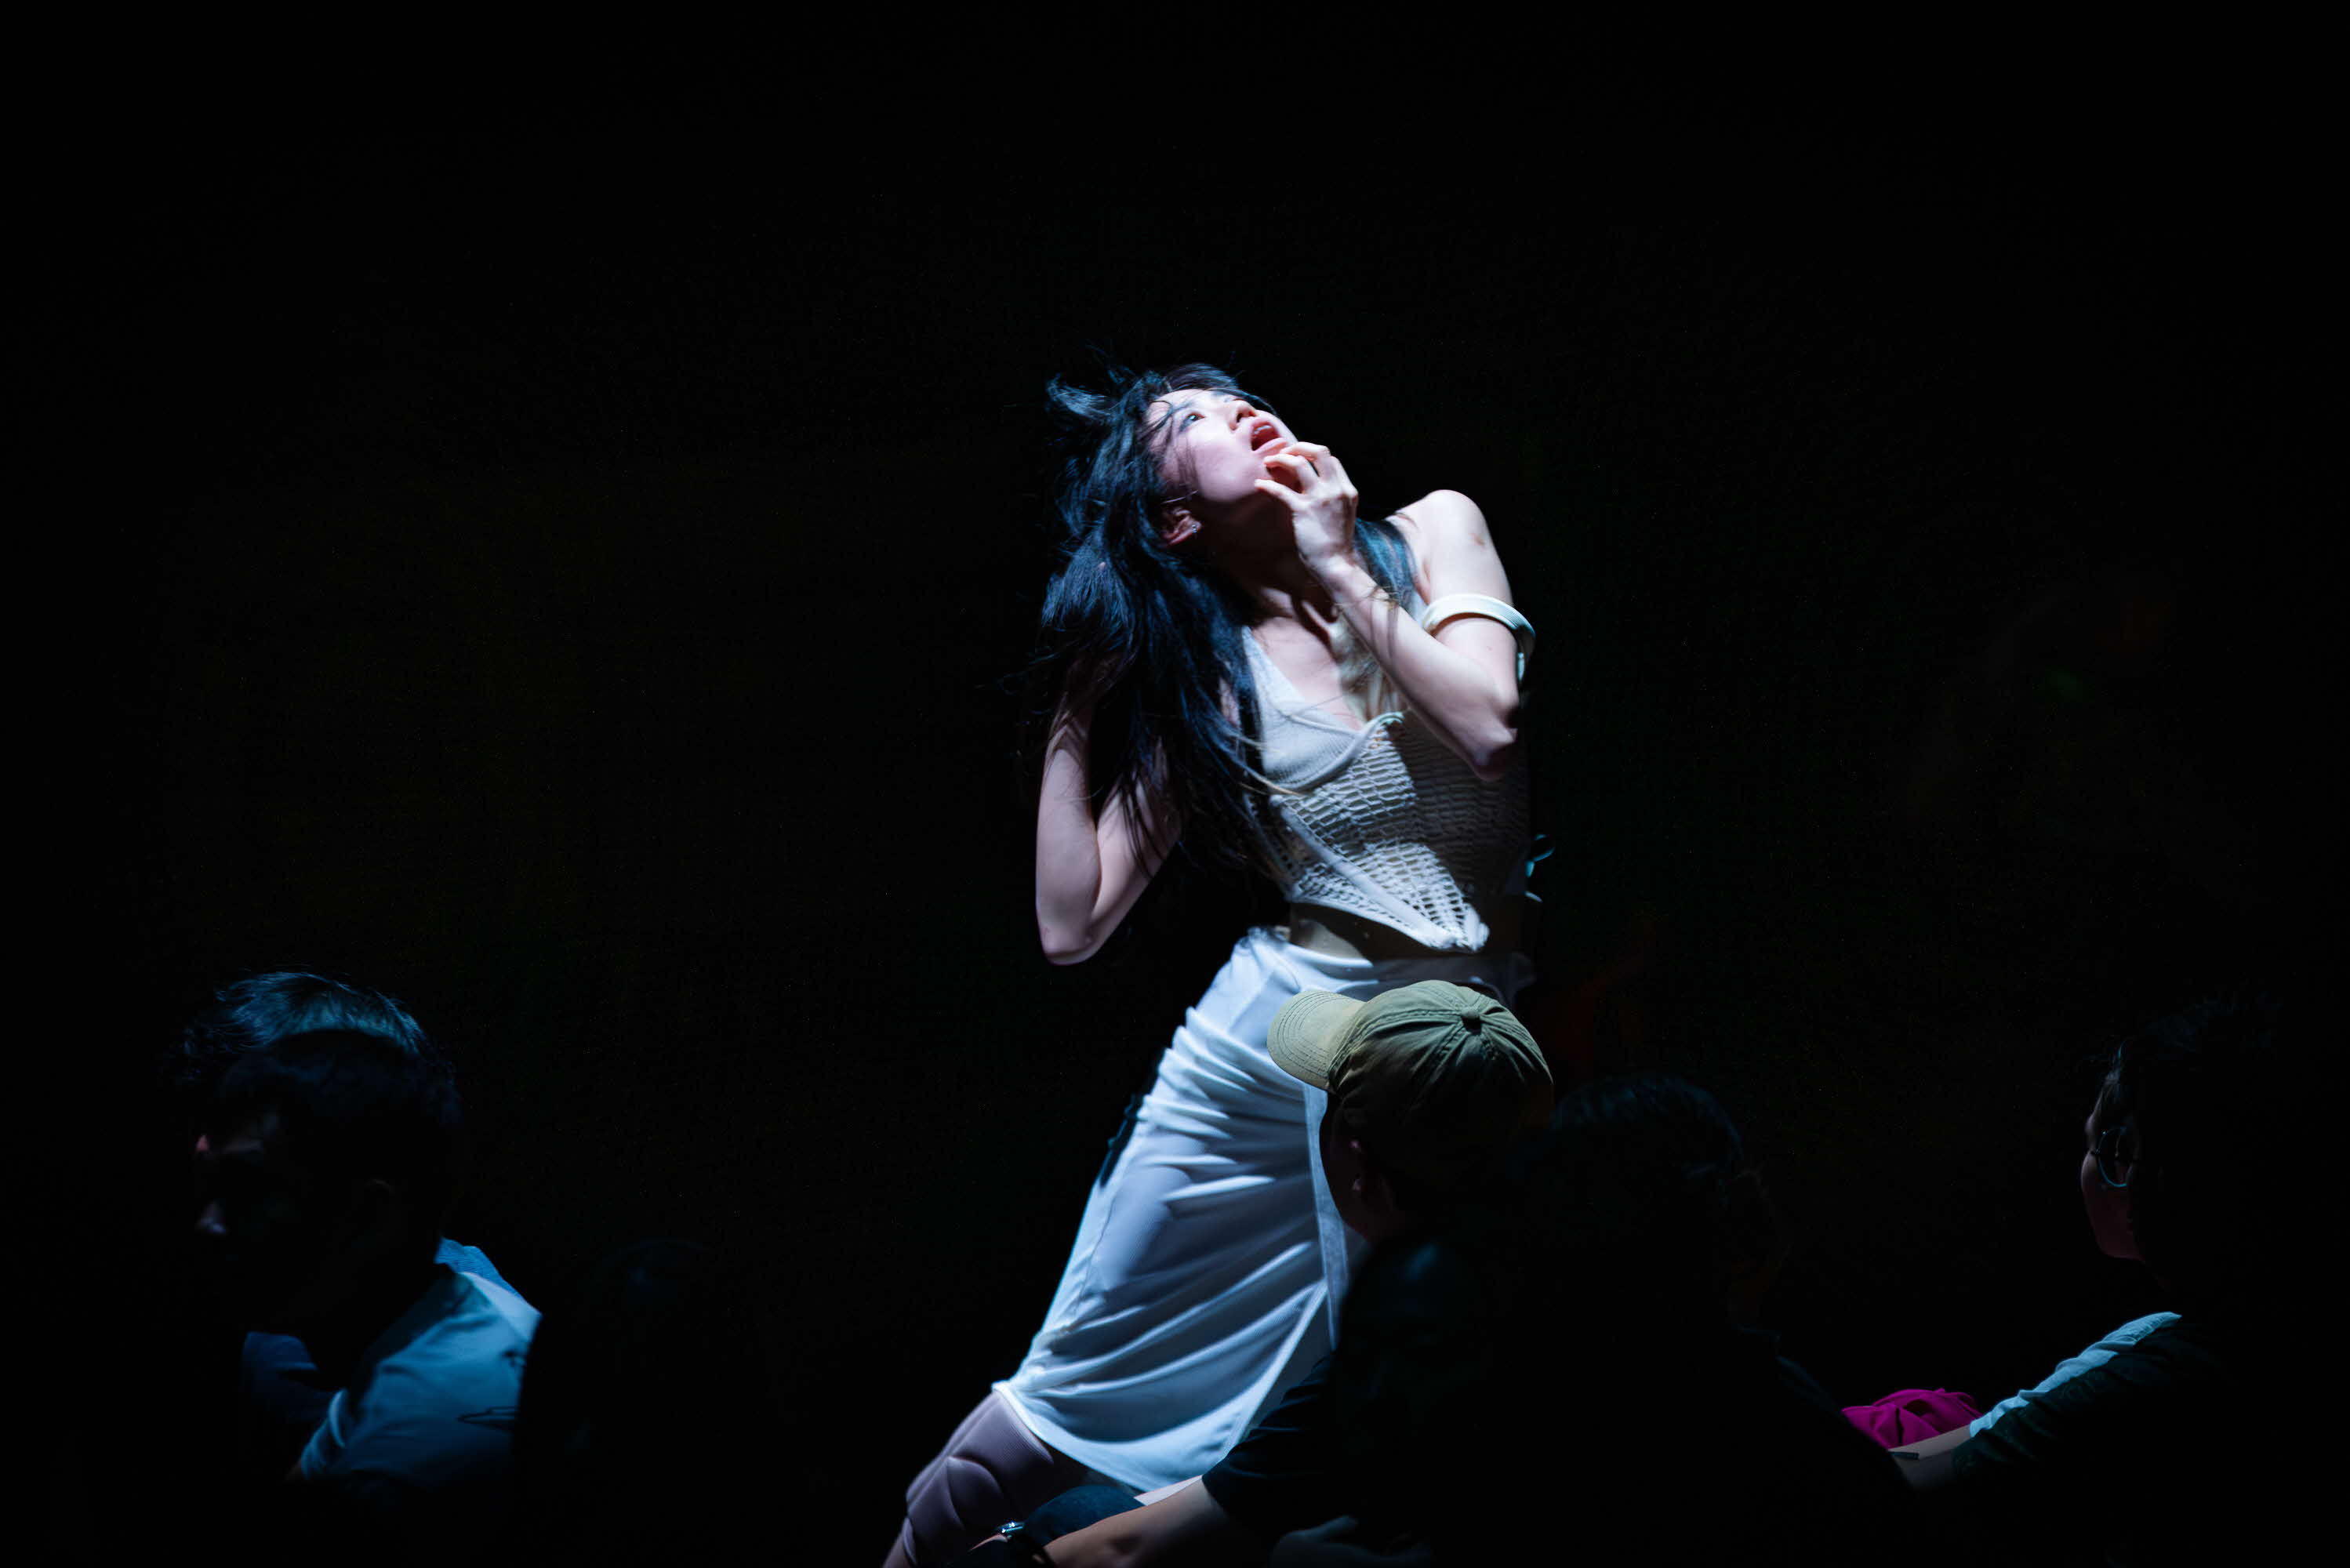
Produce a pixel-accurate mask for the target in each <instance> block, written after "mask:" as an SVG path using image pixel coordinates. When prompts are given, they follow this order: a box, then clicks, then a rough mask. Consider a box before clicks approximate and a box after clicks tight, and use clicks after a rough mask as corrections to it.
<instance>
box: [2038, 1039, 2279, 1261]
mask: <svg viewBox="0 0 2350 1568" xmlns="http://www.w3.org/2000/svg"><path fill="white" fill-rule="evenodd" d="M2298 1045H2299V1042H2298V1040H2297V1039H2295V1038H2293V1035H2292V1032H2291V1021H2290V1019H2289V1018H2288V1016H2287V1013H2286V1011H2285V1008H2284V1007H2283V1005H2282V1002H2280V1001H2279V1000H2278V999H2277V998H2276V997H2274V996H2272V995H2266V994H2256V995H2246V996H2223V997H2213V998H2210V999H2207V1000H2205V1001H2203V1002H2198V1003H2197V1004H2196V1005H2194V1006H2192V1007H2190V1008H2188V1009H2187V1010H2186V1011H2184V1012H2178V1013H2176V1014H2173V1015H2172V1016H2170V1017H2168V1018H2165V1019H2163V1020H2161V1021H2160V1022H2159V1023H2155V1024H2153V1025H2152V1026H2150V1027H2149V1028H2147V1029H2146V1030H2144V1031H2142V1032H2140V1033H2137V1034H2135V1035H2132V1036H2131V1037H2129V1038H2128V1039H2126V1040H2124V1041H2123V1042H2122V1043H2121V1044H2120V1045H2119V1046H2118V1047H2116V1050H2115V1051H2114V1054H2113V1056H2112V1058H2111V1060H2110V1062H2109V1064H2107V1067H2106V1074H2105V1078H2104V1081H2103V1083H2102V1084H2101V1085H2100V1086H2099V1089H2098V1094H2097V1099H2096V1103H2095V1106H2094V1107H2093V1108H2092V1109H2091V1111H2090V1116H2089V1123H2088V1127H2087V1129H2086V1130H2087V1135H2088V1144H2089V1147H2088V1150H2087V1152H2086V1153H2085V1155H2084V1156H2083V1157H2082V1160H2081V1192H2082V1197H2083V1199H2084V1201H2085V1205H2086V1207H2087V1209H2088V1214H2089V1223H2090V1228H2091V1231H2092V1232H2093V1233H2094V1234H2095V1238H2096V1241H2097V1243H2098V1245H2099V1246H2100V1247H2101V1248H2102V1249H2103V1250H2104V1251H2106V1252H2107V1253H2109V1254H2111V1255H2113V1256H2115V1257H2122V1258H2137V1259H2140V1260H2142V1261H2143V1262H2146V1264H2147V1266H2148V1267H2150V1268H2151V1269H2153V1270H2154V1271H2155V1272H2156V1273H2157V1274H2158V1275H2160V1276H2161V1277H2162V1278H2163V1279H2164V1280H2165V1281H2166V1282H2168V1283H2170V1284H2171V1285H2173V1286H2174V1287H2177V1288H2180V1289H2185V1290H2188V1291H2189V1292H2191V1293H2197V1294H2210V1293H2215V1292H2220V1291H2224V1290H2226V1289H2227V1288H2229V1287H2230V1286H2231V1285H2234V1284H2238V1283H2246V1282H2251V1281H2254V1280H2259V1279H2262V1278H2264V1277H2265V1276H2267V1275H2270V1274H2272V1273H2273V1272H2276V1271H2277V1270H2278V1269H2279V1268H2281V1267H2283V1266H2286V1265H2287V1262H2288V1260H2290V1259H2291V1258H2292V1257H2293V1255H2294V1254H2295V1253H2297V1252H2299V1251H2303V1250H2305V1249H2306V1248H2307V1246H2308V1245H2309V1244H2310V1242H2311V1241H2313V1240H2314V1231H2311V1230H2310V1229H2309V1208H2310V1199H2311V1195H2312V1193H2313V1192H2314V1190H2316V1188H2317V1173H2316V1171H2315V1169H2314V1158H2313V1151H2314V1149H2315V1148H2316V1147H2319V1146H2320V1145H2322V1144H2323V1142H2324V1135H2323V1133H2322V1131H2321V1130H2319V1127H2317V1126H2316V1125H2314V1124H2312V1123H2310V1122H2307V1121H2302V1120H2300V1116H2299V1113H2298V1112H2297V1110H2296V1102H2295V1099H2294V1096H2295V1094H2296V1092H2297V1091H2300V1090H2305V1089H2306V1087H2307V1086H2308V1082H2309V1079H2308V1075H2309V1073H2310V1071H2311V1068H2312V1066H2313V1065H2314V1064H2311V1063H2309V1062H2307V1061H2306V1060H2303V1057H2302V1056H2301V1054H2299V1052H2298V1051H2297V1047H2298ZM2320 1114H2321V1115H2322V1107H2321V1108H2320ZM2296 1122H2298V1123H2299V1125H2296Z"/></svg>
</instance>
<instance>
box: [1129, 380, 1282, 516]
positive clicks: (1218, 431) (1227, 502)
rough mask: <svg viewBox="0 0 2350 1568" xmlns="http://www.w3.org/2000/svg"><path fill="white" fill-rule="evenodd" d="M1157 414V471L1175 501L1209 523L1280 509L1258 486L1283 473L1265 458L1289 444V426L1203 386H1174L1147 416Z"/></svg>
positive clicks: (1240, 399) (1244, 401)
mask: <svg viewBox="0 0 2350 1568" xmlns="http://www.w3.org/2000/svg"><path fill="white" fill-rule="evenodd" d="M1161 416H1164V417H1165V420H1166V424H1165V427H1164V429H1163V430H1162V431H1161V432H1160V435H1159V473H1160V475H1161V476H1162V477H1163V478H1164V479H1165V480H1166V482H1167V487H1168V490H1169V491H1170V493H1171V494H1172V495H1173V496H1174V497H1175V501H1174V504H1175V505H1177V506H1180V507H1182V508H1184V509H1187V510H1189V511H1190V512H1191V513H1193V514H1196V515H1197V516H1198V517H1199V518H1200V519H1201V521H1202V522H1203V523H1207V524H1215V523H1219V522H1223V521H1226V520H1228V519H1232V518H1235V517H1240V516H1244V515H1247V514H1253V513H1255V512H1259V511H1263V510H1264V509H1266V508H1274V509H1276V510H1277V509H1279V507H1280V505H1281V504H1280V503H1279V502H1278V501H1276V500H1274V498H1273V497H1272V496H1269V495H1267V494H1265V493H1263V491H1261V490H1258V489H1257V488H1256V484H1257V482H1258V481H1260V480H1263V479H1270V478H1274V477H1275V476H1276V474H1277V473H1279V472H1281V471H1277V470H1274V469H1270V468H1267V467H1266V466H1265V462H1264V460H1265V459H1266V458H1267V457H1270V456H1271V455H1273V454H1274V452H1282V451H1284V450H1286V449H1287V448H1288V446H1289V443H1290V441H1291V440H1292V439H1293V438H1292V436H1291V434H1290V431H1289V427H1288V426H1286V425H1284V424H1283V423H1282V422H1281V421H1279V420H1277V419H1275V418H1274V416H1273V415H1271V414H1269V413H1266V412H1265V411H1264V410H1262V409H1259V408H1257V407H1255V406H1254V405H1253V404H1251V403H1250V402H1249V400H1247V399H1245V398H1243V397H1239V396H1236V395H1235V394H1233V393H1231V392H1215V391H1210V390H1208V389H1205V388H1201V387H1183V388H1178V389H1176V390H1174V391H1171V392H1169V393H1168V394H1167V396H1166V397H1164V398H1162V399H1160V400H1159V401H1157V402H1155V403H1152V404H1151V405H1150V409H1149V414H1148V416H1147V417H1148V418H1149V419H1150V420H1151V421H1153V422H1154V423H1155V422H1157V421H1159V419H1160V418H1161ZM1284 477H1285V475H1284Z"/></svg>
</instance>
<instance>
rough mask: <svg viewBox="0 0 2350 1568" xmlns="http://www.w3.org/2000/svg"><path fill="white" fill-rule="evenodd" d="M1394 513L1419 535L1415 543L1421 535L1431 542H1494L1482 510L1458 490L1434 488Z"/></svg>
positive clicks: (1413, 532)
mask: <svg viewBox="0 0 2350 1568" xmlns="http://www.w3.org/2000/svg"><path fill="white" fill-rule="evenodd" d="M1395 516H1396V518H1397V520H1398V521H1399V522H1402V523H1404V524H1407V525H1408V526H1409V530H1410V532H1411V533H1412V534H1413V535H1418V536H1419V537H1416V538H1415V539H1414V540H1413V543H1415V544H1417V543H1419V538H1425V539H1426V540H1427V541H1428V542H1429V543H1430V544H1431V545H1433V544H1439V543H1443V542H1447V541H1450V540H1455V539H1459V540H1462V541H1468V540H1475V541H1477V542H1480V543H1483V544H1485V545H1491V544H1492V537H1491V535H1489V533H1488V531H1487V528H1486V524H1485V514H1484V511H1483V509H1482V508H1481V507H1480V506H1479V505H1478V504H1476V503H1475V502H1473V501H1471V500H1470V499H1469V498H1468V497H1467V496H1465V495H1463V494H1461V493H1460V492H1459V491H1457V490H1431V491H1430V492H1429V493H1427V494H1425V495H1423V496H1421V497H1420V498H1419V500H1417V501H1415V502H1413V503H1412V504H1410V505H1409V506H1406V507H1404V508H1402V509H1401V510H1399V511H1398V512H1397V513H1396V514H1395Z"/></svg>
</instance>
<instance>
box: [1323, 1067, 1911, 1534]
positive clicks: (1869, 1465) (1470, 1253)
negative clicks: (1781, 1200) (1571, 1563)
mask: <svg viewBox="0 0 2350 1568" xmlns="http://www.w3.org/2000/svg"><path fill="white" fill-rule="evenodd" d="M1513 1167H1514V1168H1515V1169H1514V1180H1513V1183H1512V1184H1511V1187H1510V1189H1509V1192H1510V1201H1509V1202H1507V1203H1506V1204H1502V1205H1497V1206H1495V1207H1493V1208H1491V1209H1485V1210H1476V1211H1471V1213H1469V1214H1466V1215H1464V1216H1463V1217H1462V1219H1461V1222H1459V1223H1457V1224H1455V1225H1453V1226H1451V1227H1450V1228H1448V1230H1447V1231H1445V1232H1443V1233H1441V1234H1439V1235H1433V1236H1430V1237H1426V1238H1421V1239H1417V1240H1414V1241H1409V1242H1407V1243H1406V1244H1404V1245H1401V1246H1396V1247H1390V1248H1387V1249H1384V1250H1382V1251H1380V1252H1379V1253H1378V1255H1376V1256H1375V1257H1374V1258H1373V1259H1372V1260H1371V1262H1370V1263H1369V1265H1368V1266H1367V1268H1366V1270H1365V1271H1364V1273H1363V1275H1362V1278H1361V1279H1360V1281H1359V1282H1358V1283H1357V1286H1356V1288H1355V1290H1354V1291H1353V1293H1351V1294H1350V1295H1349V1297H1348V1299H1347V1308H1346V1314H1345V1317H1344V1331H1343V1333H1342V1334H1341V1335H1340V1337H1339V1341H1338V1348H1337V1351H1336V1354H1335V1356H1334V1359H1333V1364H1332V1372H1331V1383H1332V1390H1333V1406H1334V1409H1335V1412H1336V1430H1337V1431H1338V1433H1339V1434H1340V1435H1341V1449H1342V1454H1343V1462H1344V1465H1345V1469H1346V1480H1345V1487H1346V1495H1347V1499H1348V1501H1349V1505H1350V1510H1351V1511H1353V1512H1354V1513H1356V1514H1357V1517H1359V1518H1360V1519H1361V1520H1363V1521H1364V1522H1365V1523H1366V1524H1370V1523H1373V1522H1376V1521H1396V1522H1397V1523H1404V1522H1407V1521H1409V1522H1411V1523H1413V1524H1416V1525H1417V1526H1418V1527H1419V1530H1420V1532H1421V1535H1422V1539H1423V1541H1424V1542H1425V1544H1426V1546H1427V1547H1429V1548H1430V1549H1432V1550H1431V1552H1430V1558H1431V1559H1432V1560H1433V1561H1434V1562H1437V1563H1504V1562H1518V1561H1547V1560H1551V1559H1565V1558H1568V1557H1570V1556H1571V1557H1573V1558H1574V1559H1575V1560H1577V1561H1593V1562H1640V1563H1717V1562H1739V1563H1778V1562H1805V1563H1810V1562H1845V1561H1863V1560H1866V1561H1869V1562H1876V1561H1880V1560H1882V1559H1883V1558H1884V1557H1885V1556H1886V1555H1887V1552H1894V1553H1895V1554H1897V1555H1900V1554H1908V1553H1912V1552H1914V1550H1915V1546H1916V1542H1915V1528H1914V1527H1915V1523H1916V1519H1915V1510H1914V1507H1913V1505H1912V1500H1911V1499H1910V1498H1909V1497H1908V1495H1907V1494H1906V1491H1905V1489H1904V1488H1903V1486H1902V1484H1901V1480H1900V1477H1899V1475H1898V1471H1897V1469H1896V1467H1895V1463H1894V1461H1893V1460H1892V1459H1889V1458H1887V1455H1886V1453H1885V1452H1884V1450H1883V1449H1879V1448H1877V1446H1876V1445H1874V1444H1872V1443H1871V1442H1870V1441H1869V1440H1868V1439H1867V1438H1866V1437H1864V1436H1862V1435H1861V1434H1860V1433H1859V1432H1858V1431H1856V1430H1855V1429H1854V1428H1853V1427H1852V1425H1851V1424H1850V1423H1849V1422H1848V1421H1846V1419H1845V1417H1844V1416H1843V1414H1842V1412H1841V1411H1840V1410H1839V1409H1838V1408H1837V1407H1836V1406H1835V1404H1834V1403H1832V1402H1831V1401H1830V1400H1829V1398H1828V1397H1827V1396H1826V1395H1825V1393H1823V1392H1822V1391H1821V1389H1820V1388H1819V1386H1817V1385H1816V1384H1815V1383H1814V1382H1813V1381H1812V1379H1811V1378H1810V1377H1809V1376H1806V1375H1805V1374H1804V1372H1803V1371H1802V1369H1801V1368H1799V1367H1797V1366H1795V1365H1794V1363H1792V1362H1790V1361H1788V1360H1786V1359H1784V1358H1783V1357H1782V1356H1781V1355H1778V1353H1777V1347H1776V1344H1775V1342H1774V1340H1773V1338H1772V1337H1771V1336H1770V1335H1768V1334H1763V1333H1760V1332H1756V1331H1754V1330H1751V1329H1745V1328H1741V1327H1739V1326H1737V1325H1736V1324H1734V1323H1733V1322H1732V1320H1731V1313H1730V1310H1729V1308H1730V1303H1731V1298H1732V1294H1733V1290H1734V1287H1735V1286H1736V1285H1737V1284H1738V1282H1740V1281H1741V1280H1742V1278H1744V1277H1746V1276H1749V1275H1751V1274H1752V1272H1753V1271H1754V1270H1755V1268H1756V1267H1757V1266H1758V1264H1760V1263H1761V1262H1763V1261H1764V1260H1766V1259H1768V1258H1769V1257H1770V1256H1771V1255H1772V1253H1773V1251H1774V1249H1775V1239H1774V1227H1773V1222H1772V1220H1771V1215H1770V1210H1769V1205H1768V1202H1767V1200H1766V1199H1765V1198H1764V1197H1763V1192H1762V1189H1761V1185H1760V1183H1759V1181H1758V1180H1757V1179H1756V1178H1755V1176H1754V1175H1753V1173H1752V1171H1751V1170H1749V1169H1748V1168H1747V1167H1746V1164H1745V1160H1744V1156H1743V1151H1742V1145H1741V1141H1740V1138H1739V1136H1738V1133H1737V1130H1736V1128H1735V1127H1733V1126H1732V1125H1731V1121H1730V1119H1729V1117H1728V1116H1726V1115H1724V1114H1723V1112H1722V1110H1721V1106H1719V1105H1717V1104H1716V1103H1715V1102H1714V1100H1713V1098H1712V1097H1711V1096H1709V1095H1707V1094H1706V1093H1705V1092H1704V1091H1703V1090H1701V1089H1699V1088H1696V1087H1694V1086H1693V1085H1689V1084H1686V1083H1683V1082H1681V1081H1679V1080H1678V1079H1674V1078H1669V1077H1663V1076H1657V1075H1630V1076H1625V1077H1619V1078H1610V1079H1603V1080H1601V1081H1600V1082H1598V1083H1596V1084H1593V1085H1587V1086H1586V1087H1584V1088H1582V1089H1580V1090H1577V1091H1576V1092H1575V1093H1574V1094H1572V1095H1569V1096H1567V1097H1566V1098H1565V1099H1564V1100H1563V1101H1562V1102H1561V1103H1560V1105H1559V1107H1558V1111H1557V1114H1556V1116H1555V1118H1554V1120H1553V1123H1552V1127H1551V1129H1550V1131H1549V1132H1548V1133H1547V1134H1546V1135H1545V1136H1544V1137H1543V1138H1542V1139H1541V1140H1540V1141H1539V1142H1538V1143H1537V1144H1535V1145H1534V1146H1533V1147H1530V1148H1529V1149H1527V1150H1525V1151H1523V1153H1522V1154H1521V1156H1520V1157H1519V1158H1518V1159H1517V1160H1515V1161H1513ZM1358 1560H1359V1559H1358V1558H1353V1557H1349V1556H1347V1554H1346V1553H1345V1552H1343V1551H1342V1550H1340V1549H1337V1548H1336V1547H1332V1548H1329V1549H1324V1548H1321V1547H1318V1546H1316V1545H1315V1544H1313V1543H1309V1542H1296V1543H1295V1546H1294V1548H1293V1549H1292V1550H1291V1551H1290V1552H1289V1554H1288V1555H1287V1556H1285V1557H1284V1558H1283V1559H1282V1561H1284V1562H1285V1563H1299V1564H1310V1563H1340V1562H1347V1561H1358Z"/></svg>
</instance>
